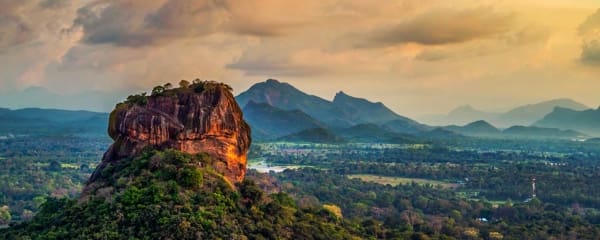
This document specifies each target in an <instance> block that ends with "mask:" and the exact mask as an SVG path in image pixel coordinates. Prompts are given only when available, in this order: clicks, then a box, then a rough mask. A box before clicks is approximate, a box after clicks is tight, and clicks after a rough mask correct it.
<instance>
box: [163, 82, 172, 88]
mask: <svg viewBox="0 0 600 240" xmlns="http://www.w3.org/2000/svg"><path fill="white" fill-rule="evenodd" d="M163 87H164V88H165V90H169V89H171V88H172V87H173V84H171V83H165V85H163Z"/></svg>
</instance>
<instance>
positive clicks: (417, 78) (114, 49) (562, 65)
mask: <svg viewBox="0 0 600 240" xmlns="http://www.w3.org/2000/svg"><path fill="white" fill-rule="evenodd" d="M0 6H1V7H0V107H10V108H19V107H31V106H35V107H53V108H63V109H88V110H96V111H110V110H111V109H112V107H113V106H114V105H115V103H117V102H119V101H120V100H122V99H123V97H124V96H127V95H129V94H132V93H138V92H141V91H148V90H150V89H152V87H153V86H156V85H159V84H164V83H166V82H173V83H176V82H178V81H179V80H181V79H188V80H192V79H196V78H200V79H211V80H218V81H222V82H225V83H228V84H229V85H231V86H232V87H233V88H234V90H235V93H236V94H239V93H241V92H243V91H244V90H246V89H248V88H249V87H250V86H251V85H253V84H255V83H257V82H261V81H264V80H266V79H267V78H275V79H278V80H280V81H284V82H288V83H291V84H292V85H294V86H296V87H298V88H299V89H301V90H303V91H305V92H307V93H310V94H314V95H318V96H321V97H323V98H325V99H332V98H333V96H334V95H335V93H336V92H338V91H344V92H345V93H348V94H350V95H353V96H358V97H363V98H367V99H370V100H372V101H381V102H383V103H384V104H386V105H387V106H388V107H390V108H391V109H393V110H394V111H396V112H398V113H400V114H402V115H405V116H409V117H418V116H421V115H425V114H430V113H444V112H448V111H450V110H452V109H453V108H455V107H457V106H459V105H464V104H470V105H472V106H474V107H476V108H479V109H484V110H501V109H507V108H510V107H513V106H516V105H521V104H526V103H535V102H540V101H544V100H549V99H555V98H571V99H574V100H576V101H579V102H581V103H584V104H586V105H588V106H590V107H597V106H598V105H600V97H598V96H600V95H599V94H598V93H599V92H600V2H598V1H597V0H577V1H572V0H528V1H522V0H498V1H493V0H453V1H447V0H398V1H394V0H389V1H372V0H304V1H282V0H244V1H239V0H172V1H169V0H96V1H94V0H76V1H72V0H0Z"/></svg>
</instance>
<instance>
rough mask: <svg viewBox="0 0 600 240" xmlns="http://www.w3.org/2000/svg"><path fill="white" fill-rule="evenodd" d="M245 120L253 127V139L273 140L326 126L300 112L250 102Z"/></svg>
mask: <svg viewBox="0 0 600 240" xmlns="http://www.w3.org/2000/svg"><path fill="white" fill-rule="evenodd" d="M243 112H244V119H245V120H246V121H247V122H248V124H250V126H252V137H253V138H255V139H257V140H272V139H276V138H279V137H282V136H285V135H289V134H292V133H296V132H300V131H302V130H306V129H314V128H322V127H324V124H323V123H321V122H319V121H317V120H315V119H314V118H312V117H311V116H309V115H308V114H306V113H304V112H302V111H300V110H283V109H280V108H277V107H273V106H271V105H269V104H268V103H256V102H254V101H253V100H250V101H249V102H248V103H247V104H246V106H245V107H244V108H243Z"/></svg>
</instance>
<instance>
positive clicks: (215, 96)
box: [84, 82, 251, 195]
mask: <svg viewBox="0 0 600 240" xmlns="http://www.w3.org/2000/svg"><path fill="white" fill-rule="evenodd" d="M108 133H109V135H110V137H111V138H112V139H113V140H114V143H113V145H112V146H111V147H110V148H109V149H108V151H107V152H106V153H105V154H104V157H103V159H102V162H101V163H100V165H99V166H98V167H97V169H96V171H95V172H94V173H93V174H92V176H91V177H90V180H89V182H88V185H87V186H86V189H84V195H85V194H86V192H89V191H90V190H92V189H96V188H97V186H94V183H95V182H96V181H97V180H98V179H99V178H101V176H100V175H101V172H102V170H103V169H104V168H105V167H106V166H108V165H109V164H110V163H112V162H116V161H123V160H125V159H127V158H129V157H132V156H135V155H136V154H138V153H140V152H142V151H143V150H144V149H146V148H148V147H151V148H154V149H167V148H170V149H176V150H179V151H182V152H187V153H191V154H195V153H208V154H209V155H210V156H211V157H212V159H213V161H212V162H213V167H214V168H215V169H216V170H217V171H218V172H219V173H221V174H223V175H224V176H225V177H226V178H227V179H229V181H231V182H232V183H236V182H239V181H241V180H243V178H244V174H245V173H246V154H247V152H248V149H249V147H250V141H251V139H250V127H249V126H248V124H246V122H245V121H244V119H243V116H242V111H241V109H240V107H239V106H238V104H237V103H236V101H235V98H234V97H233V95H232V93H231V88H230V87H229V86H227V85H225V84H221V83H216V82H198V83H195V84H192V85H190V86H188V87H183V88H177V89H172V90H164V89H159V90H157V91H153V95H152V96H145V95H136V96H130V97H129V98H128V101H126V102H124V103H120V104H118V105H117V107H116V108H115V110H113V112H112V113H111V114H110V122H109V126H108Z"/></svg>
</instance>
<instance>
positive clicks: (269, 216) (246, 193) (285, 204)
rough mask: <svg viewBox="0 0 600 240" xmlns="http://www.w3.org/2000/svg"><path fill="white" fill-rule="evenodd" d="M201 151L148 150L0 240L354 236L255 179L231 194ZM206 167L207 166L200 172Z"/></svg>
mask: <svg viewBox="0 0 600 240" xmlns="http://www.w3.org/2000/svg"><path fill="white" fill-rule="evenodd" d="M210 161H211V160H210V158H209V157H207V155H204V154H198V155H189V154H185V153H181V152H177V151H173V150H167V151H165V152H159V151H155V150H151V151H146V152H144V153H142V154H140V155H139V156H137V157H134V158H131V159H129V160H128V161H120V162H117V163H115V164H114V165H113V166H112V167H110V168H106V169H105V171H104V172H102V176H101V177H102V178H103V180H104V181H106V182H107V183H109V184H110V185H111V187H110V188H100V189H97V190H96V192H95V193H94V194H93V195H92V196H91V197H90V198H89V199H81V200H79V201H77V200H75V199H61V200H56V199H48V201H46V203H44V204H43V206H42V209H41V211H40V212H39V213H38V214H37V215H36V216H35V217H34V219H33V220H32V221H31V222H27V223H23V224H21V225H18V226H14V227H11V228H9V229H4V230H0V238H1V239H353V238H354V239H357V238H355V237H353V236H352V235H351V234H350V233H349V231H348V230H347V228H348V226H347V224H346V223H345V221H344V220H343V219H342V218H340V217H338V216H337V215H335V213H334V212H331V211H330V210H326V209H325V208H313V209H299V208H298V207H297V206H296V204H295V202H294V200H293V199H291V198H290V197H289V196H287V195H286V194H283V193H279V194H271V195H268V196H267V195H265V194H264V193H263V192H262V191H261V190H260V189H259V188H258V187H257V186H256V185H255V184H254V183H253V182H251V181H244V182H242V183H240V184H238V185H237V190H236V189H235V188H234V187H233V186H231V184H230V183H228V182H227V180H226V179H225V178H224V177H223V176H221V175H219V174H217V173H216V172H215V171H214V170H213V169H211V168H210V167H206V166H210ZM198 166H205V167H200V168H199V167H198Z"/></svg>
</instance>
